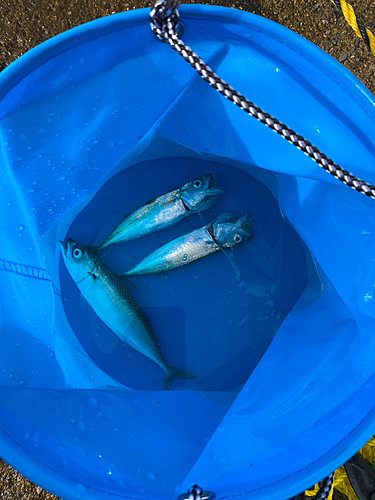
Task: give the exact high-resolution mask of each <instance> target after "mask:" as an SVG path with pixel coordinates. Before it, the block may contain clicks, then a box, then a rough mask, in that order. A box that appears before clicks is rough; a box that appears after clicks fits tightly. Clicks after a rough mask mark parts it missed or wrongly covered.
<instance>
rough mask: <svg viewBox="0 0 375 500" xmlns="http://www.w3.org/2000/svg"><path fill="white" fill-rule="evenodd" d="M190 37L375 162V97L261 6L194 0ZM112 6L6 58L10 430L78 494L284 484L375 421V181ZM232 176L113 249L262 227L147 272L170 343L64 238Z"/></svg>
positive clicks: (5, 396)
mask: <svg viewBox="0 0 375 500" xmlns="http://www.w3.org/2000/svg"><path fill="white" fill-rule="evenodd" d="M180 14H181V18H182V21H183V24H184V35H183V39H184V41H186V43H188V44H189V45H190V46H191V47H192V48H193V49H194V50H195V51H196V52H197V53H198V54H199V55H200V56H201V57H202V58H203V59H204V60H206V62H207V63H208V64H209V65H210V66H211V67H212V68H213V70H214V71H216V72H217V73H218V74H219V75H220V76H221V77H222V78H224V79H225V80H226V81H228V82H229V83H230V85H232V86H233V87H234V88H236V89H237V90H239V91H241V92H242V93H244V94H245V95H246V96H247V97H248V98H249V99H251V100H252V101H254V102H255V103H256V104H257V105H259V106H260V107H262V108H263V109H264V110H266V111H267V112H268V113H270V114H271V115H273V116H275V117H277V118H278V119H280V120H282V121H283V122H284V123H286V124H288V125H289V126H290V127H292V128H293V129H294V130H296V131H297V132H298V133H299V134H301V135H302V136H304V137H306V138H307V139H308V140H310V141H311V142H312V143H313V144H314V145H315V146H317V147H318V148H320V149H321V150H322V151H323V152H324V153H325V154H327V155H328V156H330V157H331V158H333V159H334V161H336V162H337V163H338V164H339V165H341V166H342V167H344V168H346V169H348V170H350V171H351V172H353V173H354V174H356V175H357V176H358V177H360V178H363V179H365V180H367V181H369V182H372V183H374V181H375V175H374V168H373V163H374V144H373V141H372V136H373V130H374V121H375V108H374V98H373V96H372V95H371V94H370V93H369V92H368V91H367V90H366V89H365V88H364V87H363V85H361V83H360V82H359V81H358V80H357V79H356V78H354V77H353V75H351V74H350V73H349V72H348V71H347V70H346V69H345V68H344V67H343V66H341V65H340V64H339V63H337V62H335V61H334V60H333V59H332V58H331V57H330V56H328V55H327V54H325V53H324V52H322V51H321V50H320V49H318V48H317V47H315V46H314V45H312V44H311V43H309V42H308V41H306V40H305V39H303V38H301V37H300V36H298V35H296V34H294V33H292V32H291V31H288V30H287V29H285V28H283V27H281V26H278V25H277V24H275V23H273V22H270V21H268V20H266V19H263V18H261V17H258V16H255V15H251V14H248V13H244V12H239V11H236V10H231V9H226V8H221V7H207V6H192V5H189V6H183V7H182V8H181V11H180ZM148 16H149V11H148V10H138V11H133V12H128V13H126V14H119V15H114V16H110V17H107V18H104V19H100V20H97V21H93V22H91V23H88V24H86V25H83V26H80V27H78V28H75V29H73V30H70V31H68V32H66V33H64V34H62V35H59V36H57V37H55V38H53V39H51V40H49V41H48V42H45V43H43V44H41V45H40V46H38V47H36V48H35V49H33V50H31V51H30V52H28V53H27V54H25V55H24V56H22V57H21V58H19V59H18V60H17V61H15V62H14V63H13V64H11V65H10V66H9V67H8V68H7V69H6V70H4V71H3V72H2V73H1V75H0V98H1V102H0V120H1V122H0V127H1V128H0V133H1V167H0V168H1V182H0V203H1V211H0V217H1V225H0V228H1V229H0V238H1V246H0V327H1V330H0V331H1V336H0V380H1V387H0V430H1V432H0V450H1V452H0V453H1V456H2V458H3V459H4V460H6V461H7V462H8V463H9V464H11V465H12V466H13V467H15V468H16V469H17V470H18V471H20V472H21V473H22V474H24V475H26V476H27V477H28V478H30V479H31V480H32V481H34V482H36V483H38V484H39V485H41V486H42V487H43V488H45V489H47V490H49V491H50V492H52V493H54V494H56V495H58V496H60V497H62V498H64V499H66V500H68V499H78V498H82V499H83V498H84V499H92V500H94V499H101V500H102V499H103V498H117V499H129V498H134V499H146V498H147V499H150V498H153V499H156V498H159V499H173V498H176V497H177V495H179V494H182V493H184V492H186V491H187V490H188V488H189V487H190V486H191V485H192V484H195V483H196V484H199V485H200V486H201V487H202V488H203V489H204V490H207V491H212V492H214V493H215V495H216V498H217V499H230V498H232V497H233V498H237V497H238V496H241V498H243V499H250V498H251V499H252V500H255V499H258V498H267V499H269V500H271V499H278V500H279V499H287V498H290V497H292V496H293V495H296V494H298V493H299V492H301V491H303V490H304V489H306V488H308V487H310V486H311V485H312V484H314V483H316V482H317V481H319V480H321V479H322V478H323V477H325V476H326V475H328V474H329V473H330V472H332V471H333V470H334V469H336V468H337V467H338V466H340V465H341V464H342V463H344V462H345V461H346V460H347V459H348V458H349V457H351V456H352V455H353V454H354V453H356V451H357V450H358V449H359V448H360V447H361V446H362V445H363V444H364V443H365V442H366V441H367V440H368V439H369V438H370V437H371V435H372V434H374V431H375V411H374V397H373V395H374V391H375V336H374V315H375V301H374V297H375V274H374V273H375V238H374V231H375V218H374V214H375V211H374V207H375V205H374V203H375V202H374V201H373V200H371V199H368V198H366V197H365V196H362V195H360V194H358V193H356V192H355V191H353V190H351V189H349V188H348V187H346V186H344V185H343V184H341V183H340V182H339V181H337V180H335V179H334V178H333V177H331V176H329V175H328V174H327V173H326V172H324V171H323V170H321V169H319V168H318V167H317V165H316V164H315V163H314V162H313V161H312V160H311V159H309V158H308V157H307V156H305V155H303V154H302V153H301V152H300V151H298V150H297V149H296V148H293V147H292V146H291V145H290V144H289V143H288V142H287V141H283V140H282V138H280V137H279V136H278V135H277V134H273V133H272V131H271V130H269V129H268V128H266V127H264V126H263V125H262V124H261V123H259V122H257V121H256V120H254V119H253V118H250V117H249V116H247V115H246V114H245V113H243V112H242V111H241V110H239V109H238V108H236V107H235V106H233V105H232V104H231V103H230V102H229V101H227V100H225V99H223V97H222V96H220V95H219V94H218V93H217V92H214V90H213V89H211V88H210V87H209V86H208V85H207V84H206V83H205V82H204V81H203V80H201V78H200V77H199V76H198V75H197V74H196V73H195V72H194V70H193V69H192V68H190V67H189V66H188V65H187V64H186V63H185V62H184V61H183V60H182V58H180V57H179V56H178V54H177V53H175V52H174V51H172V50H171V49H170V47H169V46H168V44H165V43H161V42H160V41H158V40H157V39H156V37H155V36H154V35H153V33H152V32H151V30H150V27H149V17H148ZM207 173H212V175H213V176H214V178H215V181H216V183H217V185H218V186H219V187H220V188H222V189H224V190H225V193H224V194H222V195H221V196H220V197H219V198H218V199H217V200H216V202H215V204H214V205H213V206H212V207H211V208H210V209H209V210H208V211H206V212H202V213H201V214H194V215H192V216H191V217H188V218H186V219H184V220H183V221H181V222H180V223H179V224H176V225H174V226H173V227H170V228H166V229H165V230H163V231H161V232H159V233H154V234H150V235H147V236H145V237H144V238H139V239H137V240H134V241H131V242H129V243H126V244H123V245H117V246H113V247H110V248H109V249H108V251H107V252H105V253H104V254H103V257H102V258H103V259H104V260H105V261H106V263H107V265H108V266H109V267H111V268H112V269H113V271H114V272H116V273H120V272H123V271H124V270H125V269H127V268H129V266H131V265H133V264H134V263H135V262H138V261H139V260H140V259H141V258H143V257H144V256H145V255H147V254H148V253H149V252H150V251H151V249H152V250H154V249H155V248H159V247H160V246H161V245H163V244H164V243H166V242H168V241H170V240H172V239H173V238H176V237H178V236H181V235H184V234H187V233H189V231H192V229H194V228H199V227H202V226H204V225H205V224H208V223H209V222H210V221H212V220H213V219H214V218H215V217H216V216H217V215H218V214H220V213H222V212H228V211H232V212H243V213H245V212H246V213H249V214H250V216H251V224H252V229H253V233H254V235H253V238H251V239H250V240H249V241H247V242H244V243H242V244H241V245H238V247H236V248H234V249H233V250H226V251H223V252H216V253H215V254H213V255H210V256H207V257H205V258H203V259H200V260H199V261H196V262H193V263H191V264H189V265H186V266H184V267H181V268H179V269H175V270H172V271H168V272H165V273H164V274H163V273H162V274H157V275H148V276H139V277H134V279H132V282H133V284H134V285H135V287H136V288H135V289H134V290H133V291H132V292H131V293H132V295H133V297H134V299H135V300H136V302H137V303H138V304H139V306H140V307H141V309H142V310H143V311H144V312H145V314H146V315H147V317H148V318H149V320H150V322H151V323H152V325H153V329H154V331H155V334H156V336H157V338H158V341H159V343H160V346H161V349H162V351H163V354H164V356H165V358H166V359H167V360H168V362H170V363H171V364H173V365H174V366H178V367H179V368H181V369H184V370H187V371H189V372H191V373H193V374H194V375H195V376H196V378H195V379H189V380H184V379H181V380H176V381H174V382H173V385H172V386H171V389H170V390H168V391H164V390H163V374H162V370H161V369H160V367H159V366H157V365H156V363H154V362H152V361H151V360H150V359H148V358H146V357H145V356H143V355H142V354H140V353H138V352H136V351H135V350H134V349H132V348H131V347H129V346H128V345H127V344H124V343H122V342H121V341H120V340H119V338H118V337H117V336H116V335H114V333H113V332H112V331H111V330H109V329H108V328H107V327H106V325H105V324H104V323H103V322H102V321H101V320H100V319H99V318H98V317H97V315H96V314H95V312H94V311H93V309H92V308H91V307H90V306H89V305H88V304H87V303H86V302H85V300H81V298H80V294H79V290H78V288H77V286H76V284H75V283H74V282H73V280H72V278H71V277H70V275H69V273H68V271H67V269H66V267H65V265H64V262H63V259H62V256H61V249H60V245H59V241H60V240H62V241H66V239H67V238H72V239H74V240H75V241H77V242H79V243H80V244H81V245H98V244H99V243H100V242H101V241H103V239H104V238H106V237H107V236H108V234H109V233H110V232H111V231H112V230H113V229H114V228H115V227H116V225H117V224H118V223H119V222H120V221H121V220H122V218H123V217H124V216H125V215H126V214H128V213H130V212H132V211H133V210H135V209H137V208H138V207H140V206H141V205H143V204H144V203H146V202H147V201H149V200H150V199H152V198H155V197H157V196H160V195H162V194H165V193H167V192H170V191H171V190H173V189H176V188H178V187H180V186H182V185H183V184H185V183H187V182H189V181H190V180H192V179H194V178H195V177H196V176H200V175H204V174H207Z"/></svg>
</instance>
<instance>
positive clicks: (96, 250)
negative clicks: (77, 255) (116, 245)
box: [86, 245, 102, 255]
mask: <svg viewBox="0 0 375 500" xmlns="http://www.w3.org/2000/svg"><path fill="white" fill-rule="evenodd" d="M86 248H87V250H88V251H89V252H91V253H93V254H94V255H99V253H100V250H101V249H102V245H99V246H97V247H95V246H87V247H86Z"/></svg>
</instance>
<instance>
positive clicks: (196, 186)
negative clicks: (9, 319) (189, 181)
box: [193, 179, 203, 189]
mask: <svg viewBox="0 0 375 500" xmlns="http://www.w3.org/2000/svg"><path fill="white" fill-rule="evenodd" d="M193 186H194V187H195V188H197V189H199V188H201V187H202V186H203V182H202V181H201V180H200V179H195V181H194V182H193Z"/></svg>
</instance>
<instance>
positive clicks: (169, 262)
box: [125, 227, 220, 276]
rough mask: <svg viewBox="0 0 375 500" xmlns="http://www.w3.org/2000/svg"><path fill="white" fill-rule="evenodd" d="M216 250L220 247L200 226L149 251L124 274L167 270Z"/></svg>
mask: <svg viewBox="0 0 375 500" xmlns="http://www.w3.org/2000/svg"><path fill="white" fill-rule="evenodd" d="M217 250H220V247H219V246H218V245H217V243H216V242H215V241H214V240H213V239H212V238H211V236H210V234H209V232H208V230H207V228H206V227H202V228H199V229H196V230H195V231H192V232H191V233H189V235H188V236H186V235H184V236H180V237H179V238H176V239H175V240H173V241H172V242H170V243H167V244H166V245H164V247H162V248H159V249H158V250H156V251H155V252H153V253H151V254H150V255H148V256H147V257H145V258H144V259H143V260H142V261H141V262H140V263H139V264H138V265H136V266H135V267H133V269H131V270H130V271H128V272H127V273H125V276H136V275H138V274H151V273H160V272H164V271H168V270H169V269H174V268H175V267H179V266H183V265H185V264H189V263H190V262H193V261H194V260H197V259H200V258H202V257H205V256H206V255H209V254H210V253H213V252H215V251H217Z"/></svg>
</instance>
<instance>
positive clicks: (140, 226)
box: [92, 174, 224, 252]
mask: <svg viewBox="0 0 375 500" xmlns="http://www.w3.org/2000/svg"><path fill="white" fill-rule="evenodd" d="M223 192H224V191H223V190H222V189H219V188H218V187H216V183H215V180H214V178H213V176H212V174H208V175H202V177H198V178H197V179H194V180H192V181H190V182H188V183H187V184H185V185H184V186H182V187H181V188H179V189H176V190H174V191H171V192H170V193H167V194H164V195H162V196H158V197H157V198H155V199H153V200H151V201H150V202H148V203H146V204H145V205H143V206H142V207H141V208H138V209H137V210H135V212H133V213H132V214H130V215H128V216H127V217H126V218H125V219H124V220H123V221H122V222H120V224H119V225H118V226H117V227H116V228H115V230H114V231H113V232H112V233H111V234H110V235H109V236H108V238H107V239H106V240H105V241H104V242H103V243H102V244H101V245H99V246H98V247H92V250H93V251H96V252H97V251H100V250H102V249H103V248H105V247H107V246H108V245H113V244H116V243H122V242H124V241H129V240H133V239H135V238H139V237H141V236H144V235H145V234H148V233H151V232H153V231H159V230H160V229H163V228H165V227H167V226H171V225H172V224H175V223H176V222H178V221H179V220H181V219H183V218H184V217H186V216H187V215H189V214H191V213H194V212H201V211H203V210H207V209H208V208H209V207H210V206H211V205H212V204H213V203H214V201H215V200H216V198H217V197H218V196H219V195H220V194H221V193H223Z"/></svg>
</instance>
